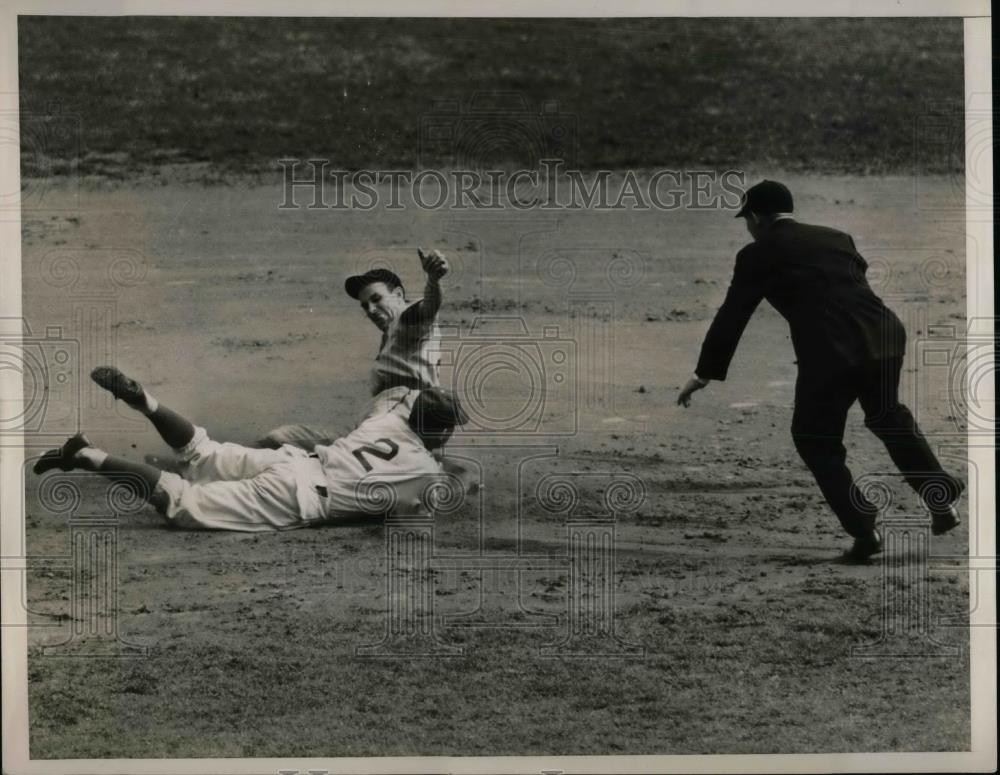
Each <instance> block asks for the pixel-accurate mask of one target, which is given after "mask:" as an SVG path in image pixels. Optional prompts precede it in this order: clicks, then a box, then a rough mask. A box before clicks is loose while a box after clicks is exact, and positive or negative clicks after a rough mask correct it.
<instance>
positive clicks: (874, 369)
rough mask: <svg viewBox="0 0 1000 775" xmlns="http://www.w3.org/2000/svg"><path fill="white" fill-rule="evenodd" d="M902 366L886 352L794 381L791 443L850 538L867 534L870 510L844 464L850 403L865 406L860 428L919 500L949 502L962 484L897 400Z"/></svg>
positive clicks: (872, 521) (873, 509) (871, 524)
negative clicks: (875, 358) (862, 362)
mask: <svg viewBox="0 0 1000 775" xmlns="http://www.w3.org/2000/svg"><path fill="white" fill-rule="evenodd" d="M902 368H903V359H902V358H890V359H886V360H882V361H874V362H871V363H868V364H866V365H864V366H860V367H857V368H854V369H848V370H845V371H842V372H839V373H836V374H833V375H830V374H823V375H818V374H817V375H811V374H800V375H799V379H798V381H797V382H796V385H795V412H794V415H793V417H792V439H793V440H794V442H795V448H796V450H798V453H799V455H800V456H801V457H802V460H803V461H804V462H805V464H806V466H807V467H808V468H809V470H810V471H812V474H813V476H814V477H815V478H816V482H817V484H819V488H820V490H821V491H822V493H823V496H824V497H825V498H826V501H827V503H829V504H830V508H832V509H833V511H834V513H835V514H836V515H837V517H838V519H839V520H840V524H841V525H842V526H843V527H844V530H846V531H847V532H848V533H849V534H850V535H852V536H855V537H857V536H859V535H864V534H865V533H867V532H870V531H871V530H872V528H874V526H875V518H876V516H877V509H876V507H875V506H874V505H873V504H872V503H871V502H870V501H869V500H868V499H867V498H865V497H864V495H863V494H862V493H861V491H860V490H859V489H858V488H857V486H856V485H855V483H854V477H853V475H852V474H851V471H850V469H849V468H848V467H847V464H846V459H847V450H846V449H845V448H844V428H845V426H846V423H847V413H848V411H849V410H850V408H851V406H852V405H853V404H854V402H855V401H858V402H859V403H860V404H861V408H862V409H863V410H864V413H865V426H866V427H867V428H868V429H869V430H870V431H871V432H872V433H874V434H875V435H876V436H877V437H878V438H879V439H880V440H881V441H882V443H883V444H884V445H885V448H886V450H887V451H888V453H889V457H890V458H892V462H893V463H894V464H895V465H896V467H897V468H898V469H899V471H900V472H901V473H902V474H903V478H904V479H905V480H906V482H907V484H909V485H910V486H911V487H912V488H913V489H914V490H915V491H916V492H917V493H918V494H919V495H920V496H921V497H922V498H923V499H924V501H925V502H932V503H935V504H942V505H943V504H947V503H951V502H953V501H955V500H956V499H957V498H958V497H959V496H960V495H961V493H962V490H963V488H964V485H963V484H962V483H961V482H960V481H959V480H958V479H956V478H955V477H954V476H952V475H951V474H948V473H947V472H945V471H944V469H943V468H942V467H941V464H940V463H939V462H938V459H937V457H936V456H935V455H934V452H933V451H932V450H931V448H930V445H929V444H928V443H927V439H925V438H924V435H923V434H922V433H921V432H920V428H919V427H918V426H917V423H916V420H914V418H913V415H912V414H911V412H910V410H909V409H907V408H906V406H904V405H903V404H901V403H900V401H899V378H900V372H901V371H902Z"/></svg>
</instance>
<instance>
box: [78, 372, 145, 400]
mask: <svg viewBox="0 0 1000 775" xmlns="http://www.w3.org/2000/svg"><path fill="white" fill-rule="evenodd" d="M90 378H91V379H92V380H94V382H96V383H97V384H98V385H99V386H100V387H102V388H104V389H105V390H107V391H108V392H109V393H110V394H111V395H113V396H114V397H115V398H119V399H121V400H122V401H124V402H125V403H126V404H128V405H129V406H131V407H132V408H133V409H140V410H141V409H144V408H145V407H146V391H144V390H143V389H142V385H140V384H139V383H138V382H136V381H135V380H134V379H131V378H129V377H126V376H125V375H124V374H122V373H121V371H119V370H118V369H116V368H115V367H114V366H98V367H97V368H96V369H94V370H93V371H92V372H90Z"/></svg>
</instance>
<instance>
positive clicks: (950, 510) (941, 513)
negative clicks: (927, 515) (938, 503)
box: [931, 505, 962, 536]
mask: <svg viewBox="0 0 1000 775" xmlns="http://www.w3.org/2000/svg"><path fill="white" fill-rule="evenodd" d="M961 524H962V520H961V519H960V518H959V516H958V509H956V508H955V506H954V505H948V506H944V507H943V508H936V509H931V532H932V533H933V534H934V535H936V536H939V535H944V534H945V533H947V532H948V531H949V530H952V529H953V528H956V527H958V526H959V525H961Z"/></svg>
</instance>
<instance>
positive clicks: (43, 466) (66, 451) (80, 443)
mask: <svg viewBox="0 0 1000 775" xmlns="http://www.w3.org/2000/svg"><path fill="white" fill-rule="evenodd" d="M89 446H91V444H90V440H89V439H88V438H87V437H86V436H84V435H83V434H82V433H78V434H76V435H75V436H70V437H69V439H67V440H66V443H65V444H63V445H62V446H61V447H60V448H59V449H50V450H49V451H48V452H46V453H45V454H44V455H42V456H41V457H40V458H38V460H36V461H35V465H34V466H33V467H32V469H31V470H32V471H34V472H35V473H36V474H44V473H46V472H47V471H51V470H52V469H54V468H58V469H59V470H60V471H72V470H73V469H74V468H76V463H77V461H76V453H77V452H79V451H80V450H81V449H83V448H85V447H89Z"/></svg>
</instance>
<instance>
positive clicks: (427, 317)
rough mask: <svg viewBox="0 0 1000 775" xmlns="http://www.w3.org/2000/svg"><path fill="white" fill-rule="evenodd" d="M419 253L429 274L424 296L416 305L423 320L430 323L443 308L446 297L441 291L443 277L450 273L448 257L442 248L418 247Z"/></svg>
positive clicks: (421, 261) (426, 272) (425, 271)
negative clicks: (428, 250)
mask: <svg viewBox="0 0 1000 775" xmlns="http://www.w3.org/2000/svg"><path fill="white" fill-rule="evenodd" d="M417 255H419V256H420V263H421V265H422V266H423V270H424V273H425V274H426V275H427V282H426V284H425V285H424V297H423V299H422V300H421V301H420V303H419V304H418V305H416V307H417V310H418V314H419V315H420V319H421V321H423V322H424V323H429V322H431V321H432V320H434V318H435V317H436V316H437V313H438V310H440V309H441V302H442V300H443V298H444V296H443V294H442V293H441V278H442V277H444V276H445V275H446V274H448V268H449V267H448V259H446V258H445V257H444V256H443V255H442V254H441V251H440V250H433V251H431V252H429V253H426V252H424V249H423V248H417Z"/></svg>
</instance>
